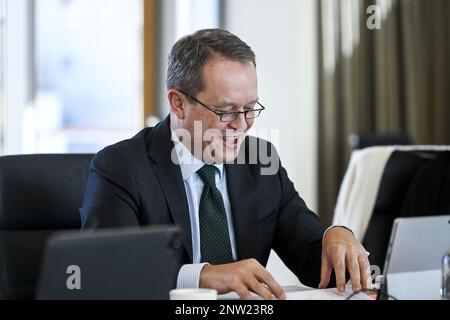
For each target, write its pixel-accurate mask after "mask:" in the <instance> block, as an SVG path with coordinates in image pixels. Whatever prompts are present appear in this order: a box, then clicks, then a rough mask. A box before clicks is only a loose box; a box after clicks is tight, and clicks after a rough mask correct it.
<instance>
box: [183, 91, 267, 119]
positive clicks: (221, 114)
mask: <svg viewBox="0 0 450 320" xmlns="http://www.w3.org/2000/svg"><path fill="white" fill-rule="evenodd" d="M178 91H180V92H181V93H182V94H184V95H185V96H186V97H188V98H190V99H192V100H194V101H195V102H197V103H198V104H200V105H201V106H202V107H205V108H206V109H208V110H209V111H211V112H214V113H215V114H216V115H218V116H219V117H220V121H221V122H231V121H234V120H236V119H237V118H238V117H239V115H240V114H241V113H243V114H244V117H245V119H246V120H252V119H255V118H258V117H259V116H260V114H261V112H262V111H264V110H266V107H264V106H263V105H262V104H261V103H260V102H259V101H256V103H257V104H258V105H259V106H260V107H261V108H260V109H252V110H247V111H231V112H220V111H217V110H215V109H214V107H212V106H208V105H206V104H205V103H203V102H201V101H200V100H198V99H197V98H195V97H193V96H192V95H190V94H187V93H186V92H184V91H182V90H179V89H178ZM249 112H257V113H256V116H254V117H250V118H249V117H248V114H249ZM226 115H233V117H234V118H233V119H232V120H225V121H224V120H222V119H223V117H224V116H226Z"/></svg>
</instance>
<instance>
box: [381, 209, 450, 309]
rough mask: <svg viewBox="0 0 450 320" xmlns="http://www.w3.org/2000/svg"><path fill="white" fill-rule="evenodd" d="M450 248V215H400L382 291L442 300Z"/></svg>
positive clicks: (405, 297)
mask: <svg viewBox="0 0 450 320" xmlns="http://www.w3.org/2000/svg"><path fill="white" fill-rule="evenodd" d="M449 248H450V216H448V215H447V216H427V217H414V218H397V219H396V220H395V221H394V225H393V227H392V233H391V238H390V241H389V247H388V250H387V254H386V261H385V265H384V280H383V285H382V290H383V293H384V294H386V293H387V294H388V295H389V296H391V297H392V298H396V299H402V300H403V299H421V300H438V299H441V294H440V289H441V285H442V283H441V281H442V271H441V264H442V257H443V255H444V253H445V252H447V251H448V250H449Z"/></svg>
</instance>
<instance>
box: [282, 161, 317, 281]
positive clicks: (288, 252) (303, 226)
mask: <svg viewBox="0 0 450 320" xmlns="http://www.w3.org/2000/svg"><path fill="white" fill-rule="evenodd" d="M278 179H279V180H280V184H281V191H282V196H281V201H280V204H279V218H278V224H277V227H276V230H275V243H274V249H275V251H276V252H277V254H278V255H279V256H280V258H281V259H282V260H283V262H284V263H285V264H286V265H287V267H288V268H289V269H290V270H291V271H292V272H294V274H295V275H296V276H297V277H298V278H299V280H300V282H301V283H303V284H305V285H307V286H311V287H317V286H318V285H319V283H320V268H321V252H322V236H323V234H324V231H325V230H324V227H323V226H322V225H321V223H320V221H319V219H318V217H317V216H316V214H314V213H313V212H312V211H311V210H309V209H308V208H307V206H306V204H305V202H304V201H303V200H302V199H301V198H300V196H299V195H298V193H297V191H296V190H295V188H294V185H293V183H292V182H291V181H290V180H289V178H288V175H287V172H286V170H285V169H284V168H283V167H282V166H281V165H280V170H279V172H278Z"/></svg>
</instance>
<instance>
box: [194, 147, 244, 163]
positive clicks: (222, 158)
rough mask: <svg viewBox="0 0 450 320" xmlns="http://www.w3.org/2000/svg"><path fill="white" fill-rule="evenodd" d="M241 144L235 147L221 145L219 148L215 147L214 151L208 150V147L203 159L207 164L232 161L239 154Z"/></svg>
mask: <svg viewBox="0 0 450 320" xmlns="http://www.w3.org/2000/svg"><path fill="white" fill-rule="evenodd" d="M240 145H241V144H240V143H239V144H238V145H236V146H233V147H230V146H227V145H221V146H220V147H219V148H215V149H214V151H213V152H208V149H206V150H205V152H204V154H203V161H204V162H205V163H207V164H212V163H216V164H223V163H232V162H234V161H235V160H236V158H237V156H238V154H239V148H240Z"/></svg>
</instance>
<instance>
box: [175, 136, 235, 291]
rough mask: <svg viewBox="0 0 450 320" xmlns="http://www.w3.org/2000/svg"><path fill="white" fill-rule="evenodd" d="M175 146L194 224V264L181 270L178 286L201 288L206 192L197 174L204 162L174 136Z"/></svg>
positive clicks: (222, 181)
mask: <svg viewBox="0 0 450 320" xmlns="http://www.w3.org/2000/svg"><path fill="white" fill-rule="evenodd" d="M172 140H173V142H174V145H175V152H176V154H177V156H178V160H179V163H180V169H181V174H182V176H183V182H184V189H185V191H186V198H187V202H188V207H189V220H190V223H191V234H192V260H193V264H185V265H183V266H182V267H181V269H180V271H179V273H178V279H177V288H198V286H199V280H200V272H201V271H202V269H203V267H204V266H205V265H206V264H207V262H204V263H200V261H201V250H200V225H199V217H198V209H199V206H200V198H201V195H202V192H203V181H202V179H201V178H200V176H199V175H198V174H197V171H198V170H199V169H201V168H202V167H203V166H204V165H205V163H204V162H203V161H201V160H199V159H197V158H196V157H194V156H193V155H192V153H191V152H190V151H189V150H188V149H187V148H186V146H185V145H184V144H183V143H181V142H180V141H179V140H178V138H177V137H176V136H174V135H172ZM214 166H215V167H216V168H217V169H218V171H217V172H216V187H217V189H219V191H220V193H221V194H222V198H223V202H224V206H225V213H226V216H227V222H228V232H229V235H230V243H231V251H232V254H233V259H234V260H236V259H237V256H236V242H235V237H234V229H233V218H232V215H231V205H230V199H229V196H228V189H227V179H226V170H225V167H224V165H223V164H214Z"/></svg>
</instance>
